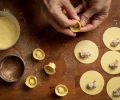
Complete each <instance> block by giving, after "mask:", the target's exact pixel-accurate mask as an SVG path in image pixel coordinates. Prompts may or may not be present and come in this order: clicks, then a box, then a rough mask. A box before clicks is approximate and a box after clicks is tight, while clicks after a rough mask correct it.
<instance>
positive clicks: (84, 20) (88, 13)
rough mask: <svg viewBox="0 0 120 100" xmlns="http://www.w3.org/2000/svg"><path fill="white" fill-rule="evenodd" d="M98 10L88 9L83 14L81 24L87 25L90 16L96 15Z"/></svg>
mask: <svg viewBox="0 0 120 100" xmlns="http://www.w3.org/2000/svg"><path fill="white" fill-rule="evenodd" d="M97 12H98V10H97V9H96V8H93V7H92V8H89V9H88V10H86V11H85V12H84V13H83V14H82V15H81V25H82V26H85V25H86V24H87V23H88V22H89V20H90V18H91V17H92V16H93V15H95V14H96V13H97Z"/></svg>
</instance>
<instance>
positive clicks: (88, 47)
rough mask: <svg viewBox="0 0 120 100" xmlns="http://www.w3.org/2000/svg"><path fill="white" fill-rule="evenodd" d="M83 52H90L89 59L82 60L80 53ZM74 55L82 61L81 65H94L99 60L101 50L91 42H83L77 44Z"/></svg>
mask: <svg viewBox="0 0 120 100" xmlns="http://www.w3.org/2000/svg"><path fill="white" fill-rule="evenodd" d="M81 50H83V51H86V52H90V53H91V56H90V57H89V58H87V59H82V58H80V57H79V52H80V51H81ZM74 55H75V57H76V58H77V60H78V61H80V62H81V63H85V64H89V63H93V62H94V61H95V60H96V59H97V58H98V55H99V50H98V47H97V45H96V44H95V43H94V42H92V41H90V40H82V41H80V42H79V43H77V45H76V46H75V49H74Z"/></svg>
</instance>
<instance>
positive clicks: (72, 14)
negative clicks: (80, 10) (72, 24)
mask: <svg viewBox="0 0 120 100" xmlns="http://www.w3.org/2000/svg"><path fill="white" fill-rule="evenodd" d="M64 7H65V10H66V13H67V14H68V15H69V17H70V18H72V19H76V20H80V18H79V16H78V15H77V12H76V10H75V8H74V7H73V5H72V4H71V2H70V1H69V0H66V3H65V4H64Z"/></svg>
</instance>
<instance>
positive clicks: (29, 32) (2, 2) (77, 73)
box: [0, 0, 120, 100]
mask: <svg viewBox="0 0 120 100" xmlns="http://www.w3.org/2000/svg"><path fill="white" fill-rule="evenodd" d="M28 1H29V2H31V3H28ZM36 1H37V0H0V10H3V9H8V10H9V11H10V12H11V13H12V14H13V15H15V16H16V18H17V19H18V21H19V23H20V26H21V36H20V39H19V41H18V42H17V44H16V45H15V46H13V47H12V48H10V49H8V50H5V51H0V59H2V57H3V56H4V55H7V54H17V55H19V56H21V57H22V58H23V59H24V61H25V72H24V75H23V77H22V78H21V79H20V80H18V81H17V82H15V83H6V82H4V81H3V80H2V79H0V100H9V99H11V100H110V98H109V97H108V95H107V92H106V83H107V82H108V80H109V79H110V78H112V77H114V76H120V75H109V74H107V73H106V72H104V71H103V70H102V68H101V64H100V60H101V56H102V55H103V54H104V53H105V52H106V51H108V50H109V49H107V48H106V47H105V45H104V44H103V41H102V35H103V32H104V31H105V30H106V29H107V28H109V27H111V26H118V27H120V0H112V5H111V9H110V15H109V17H108V18H107V20H106V21H105V22H104V23H103V24H102V25H100V26H99V28H97V29H96V30H94V31H92V32H87V33H78V35H77V37H76V38H71V37H68V36H65V35H63V34H60V33H57V32H56V31H55V30H54V29H53V28H51V27H50V26H45V27H42V26H44V25H43V24H44V20H43V19H42V18H41V17H38V16H42V15H39V7H38V4H37V3H36ZM30 4H31V6H30ZM35 8H36V9H37V10H35ZM36 16H37V18H40V22H39V25H40V27H39V28H38V25H37V24H36V23H35V22H34V23H33V21H35V20H34V19H35V18H36ZM48 18H49V17H48ZM85 39H89V40H91V41H93V42H95V43H96V44H97V46H98V48H99V51H100V54H99V57H98V59H97V60H96V61H95V62H94V63H92V64H88V65H85V64H81V63H80V62H78V61H77V60H76V58H75V56H74V54H73V51H74V47H75V45H76V43H78V42H79V41H80V40H85ZM38 47H39V48H41V49H43V50H44V51H45V53H46V58H45V60H43V61H40V62H37V61H35V60H34V59H33V58H32V51H33V50H34V49H35V48H38ZM48 62H54V63H55V64H56V65H57V69H56V70H57V72H56V74H55V75H53V76H47V75H46V74H45V73H44V71H43V66H44V65H45V64H47V63H48ZM89 70H96V71H98V72H100V73H101V74H102V75H103V77H104V79H105V86H104V89H103V91H102V92H101V93H99V94H98V95H95V96H90V95H87V94H85V93H84V92H83V91H82V90H81V88H80V86H79V79H80V77H81V75H82V74H83V73H84V72H86V71H89ZM28 75H35V76H36V77H37V79H38V85H37V87H36V88H34V89H28V88H27V87H26V86H25V85H24V82H25V79H26V77H27V76H28ZM60 83H61V84H65V85H67V86H68V88H69V93H68V95H67V96H65V97H63V98H60V97H57V96H56V95H55V94H54V88H55V86H56V85H58V84H60Z"/></svg>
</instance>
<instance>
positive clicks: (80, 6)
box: [75, 4, 83, 14]
mask: <svg viewBox="0 0 120 100" xmlns="http://www.w3.org/2000/svg"><path fill="white" fill-rule="evenodd" d="M75 10H76V13H77V14H78V13H81V11H82V10H83V6H82V5H81V4H80V5H78V6H77V7H76V8H75Z"/></svg>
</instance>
